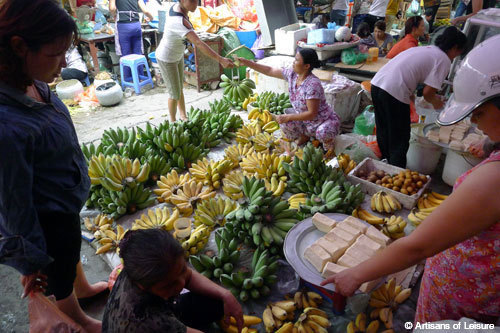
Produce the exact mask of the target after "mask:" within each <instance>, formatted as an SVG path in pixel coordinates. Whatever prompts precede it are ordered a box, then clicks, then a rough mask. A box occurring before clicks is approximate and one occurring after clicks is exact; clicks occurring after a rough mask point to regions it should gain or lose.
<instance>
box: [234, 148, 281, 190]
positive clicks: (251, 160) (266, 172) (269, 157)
mask: <svg viewBox="0 0 500 333" xmlns="http://www.w3.org/2000/svg"><path fill="white" fill-rule="evenodd" d="M290 160H291V158H290V156H286V155H281V156H280V155H277V154H275V153H273V154H267V153H259V152H256V153H251V154H248V155H247V157H245V158H243V161H242V162H241V163H240V166H241V168H242V169H243V171H245V173H247V174H248V175H255V176H256V177H257V178H263V179H267V180H268V181H271V179H272V178H276V179H277V180H280V181H284V182H285V181H286V180H287V176H286V171H285V169H284V167H283V164H284V163H289V162H290ZM273 192H274V191H273Z"/></svg>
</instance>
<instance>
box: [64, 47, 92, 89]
mask: <svg viewBox="0 0 500 333" xmlns="http://www.w3.org/2000/svg"><path fill="white" fill-rule="evenodd" d="M65 58H66V67H65V68H63V69H62V70H61V77H62V79H63V80H71V79H77V80H78V81H80V82H81V83H82V84H84V83H85V79H86V78H87V76H88V69H87V65H86V64H85V62H84V61H83V59H82V56H81V55H80V53H79V52H78V49H77V48H76V47H75V46H72V47H70V48H69V49H68V51H66V55H65Z"/></svg>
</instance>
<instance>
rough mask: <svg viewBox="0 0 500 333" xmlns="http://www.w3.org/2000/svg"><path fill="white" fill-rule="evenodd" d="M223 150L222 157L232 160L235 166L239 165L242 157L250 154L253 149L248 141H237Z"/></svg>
mask: <svg viewBox="0 0 500 333" xmlns="http://www.w3.org/2000/svg"><path fill="white" fill-rule="evenodd" d="M224 152H225V153H226V154H225V156H224V158H225V159H228V160H230V161H231V162H233V165H234V167H235V168H237V167H238V166H239V165H240V163H241V161H243V158H245V157H246V156H248V155H250V154H252V153H253V152H254V149H253V147H252V145H251V144H249V143H247V144H242V143H238V144H234V145H232V146H229V147H227V148H226V149H224Z"/></svg>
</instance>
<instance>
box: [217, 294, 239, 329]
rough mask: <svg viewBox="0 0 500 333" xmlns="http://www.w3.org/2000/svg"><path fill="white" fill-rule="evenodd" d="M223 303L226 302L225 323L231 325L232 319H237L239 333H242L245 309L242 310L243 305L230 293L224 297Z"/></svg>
mask: <svg viewBox="0 0 500 333" xmlns="http://www.w3.org/2000/svg"><path fill="white" fill-rule="evenodd" d="M222 301H223V302H224V323H226V325H229V324H230V323H231V317H234V319H236V327H238V332H241V330H242V329H243V309H242V308H241V304H240V303H239V302H238V301H237V300H236V298H235V297H234V296H233V294H232V293H231V292H229V291H227V293H226V294H225V295H224V297H223V298H222Z"/></svg>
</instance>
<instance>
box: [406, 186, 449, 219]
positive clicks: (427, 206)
mask: <svg viewBox="0 0 500 333" xmlns="http://www.w3.org/2000/svg"><path fill="white" fill-rule="evenodd" d="M446 198H448V196H447V195H444V194H439V193H436V192H429V193H425V194H424V195H423V196H422V197H420V198H419V199H418V201H417V207H416V208H413V209H412V210H411V212H410V214H409V215H408V220H409V221H410V222H411V223H412V224H413V225H414V226H415V227H417V226H419V225H420V223H422V221H423V220H425V218H426V217H427V216H429V215H430V214H431V213H432V212H433V211H434V210H435V209H436V208H437V207H438V206H439V205H440V204H441V203H442V202H443V201H444V200H445V199H446Z"/></svg>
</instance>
